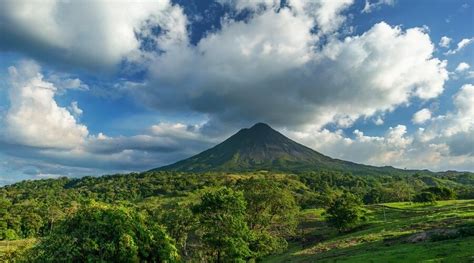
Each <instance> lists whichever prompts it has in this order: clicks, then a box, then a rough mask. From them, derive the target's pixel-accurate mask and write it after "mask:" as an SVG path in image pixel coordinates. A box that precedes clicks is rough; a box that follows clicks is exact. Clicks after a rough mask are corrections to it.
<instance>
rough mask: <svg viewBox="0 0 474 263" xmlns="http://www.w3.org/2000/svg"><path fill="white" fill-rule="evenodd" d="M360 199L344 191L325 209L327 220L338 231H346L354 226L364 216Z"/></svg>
mask: <svg viewBox="0 0 474 263" xmlns="http://www.w3.org/2000/svg"><path fill="white" fill-rule="evenodd" d="M361 204H362V202H361V200H360V199H359V198H358V197H357V196H355V195H353V194H351V193H344V194H343V195H341V196H340V197H339V198H337V199H336V200H335V201H334V202H332V203H331V205H330V206H329V208H328V209H327V210H326V213H327V215H328V216H327V222H328V223H329V224H330V225H332V226H334V227H336V228H337V229H338V230H339V232H342V231H347V230H349V229H350V228H352V227H354V226H356V225H357V224H358V223H359V222H360V221H361V220H362V218H363V216H364V210H363V209H362V207H361Z"/></svg>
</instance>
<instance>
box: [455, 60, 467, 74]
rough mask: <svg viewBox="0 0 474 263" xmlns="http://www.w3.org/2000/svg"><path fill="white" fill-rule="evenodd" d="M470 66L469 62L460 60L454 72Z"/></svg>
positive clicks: (462, 70)
mask: <svg viewBox="0 0 474 263" xmlns="http://www.w3.org/2000/svg"><path fill="white" fill-rule="evenodd" d="M469 68H470V66H469V64H467V63H466V62H461V63H459V65H458V66H457V67H456V72H464V71H466V70H468V69H469Z"/></svg>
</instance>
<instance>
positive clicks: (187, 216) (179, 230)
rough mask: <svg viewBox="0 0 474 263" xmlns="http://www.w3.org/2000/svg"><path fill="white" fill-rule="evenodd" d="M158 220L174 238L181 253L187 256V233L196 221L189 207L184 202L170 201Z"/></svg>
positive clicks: (194, 225)
mask: <svg viewBox="0 0 474 263" xmlns="http://www.w3.org/2000/svg"><path fill="white" fill-rule="evenodd" d="M160 221H161V222H162V223H163V225H164V226H165V227H166V230H167V232H168V234H169V235H170V236H171V237H172V238H173V239H174V240H176V244H177V246H178V248H179V250H180V251H181V253H182V254H184V255H185V256H188V249H187V241H188V235H189V233H190V232H191V231H192V230H193V229H194V228H195V227H196V223H197V222H196V218H195V216H194V215H193V213H192V211H191V209H190V208H189V207H188V206H187V205H184V204H180V203H177V202H175V203H172V204H171V205H170V206H169V207H168V209H166V211H165V212H164V213H163V214H162V216H161V220H160Z"/></svg>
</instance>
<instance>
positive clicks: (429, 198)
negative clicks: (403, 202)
mask: <svg viewBox="0 0 474 263" xmlns="http://www.w3.org/2000/svg"><path fill="white" fill-rule="evenodd" d="M413 202H416V203H435V202H436V195H435V194H433V193H431V192H421V193H419V194H417V195H415V197H414V198H413Z"/></svg>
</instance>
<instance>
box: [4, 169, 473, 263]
mask: <svg viewBox="0 0 474 263" xmlns="http://www.w3.org/2000/svg"><path fill="white" fill-rule="evenodd" d="M473 182H474V176H473V174H469V173H466V174H442V175H439V176H428V175H419V174H414V175H412V176H353V175H351V174H347V173H340V172H332V171H327V172H325V171H320V172H313V173H304V174H299V175H295V174H272V173H267V172H258V173H247V174H224V173H208V174H187V173H174V172H147V173H140V174H138V173H134V174H128V175H111V176H103V177H97V178H96V177H84V178H81V179H68V178H59V179H46V180H38V181H24V182H20V183H17V184H14V185H10V186H5V187H2V188H0V240H14V239H23V238H39V240H40V241H39V243H38V244H37V245H36V246H35V247H34V248H32V249H31V250H29V251H26V252H24V253H23V254H22V255H21V257H18V258H22V257H23V260H25V261H37V262H45V261H51V260H53V259H54V258H56V257H58V253H62V254H64V253H65V254H67V255H69V256H70V259H71V260H70V261H104V260H105V261H123V260H121V259H120V258H118V257H126V258H129V259H132V260H129V261H136V260H138V261H163V260H165V259H166V260H169V261H176V260H186V259H195V260H199V261H217V262H227V261H229V260H231V259H232V260H234V259H241V260H248V259H250V258H254V259H258V258H261V257H264V256H266V255H269V254H273V253H277V252H279V251H283V250H285V249H286V247H287V240H289V239H291V238H293V237H294V233H295V229H296V226H297V224H298V220H297V218H298V211H299V210H300V209H305V208H325V209H326V210H327V213H328V220H329V221H328V223H330V224H331V225H333V226H334V227H336V228H337V229H339V230H340V231H345V230H347V229H350V228H351V227H352V226H353V225H354V224H356V223H357V221H359V220H363V214H362V212H361V211H362V210H361V209H359V207H360V205H362V203H365V204H374V203H384V202H399V201H416V202H435V201H437V200H445V199H453V198H459V199H471V198H474V183H473ZM101 229H103V230H101ZM83 233H86V234H87V235H86V236H82V235H83ZM109 234H111V235H112V236H108V235H109ZM107 240H108V241H107ZM123 248H126V249H125V251H122V250H121V249H123ZM157 248H160V249H157ZM64 249H70V250H71V251H69V250H68V251H65V250H64ZM159 251H161V252H160V253H162V254H159V253H158V252H159ZM156 253H158V254H156ZM163 253H164V254H163ZM81 255H82V256H84V255H86V256H87V257H88V258H80V256H81ZM102 257H108V258H102ZM135 259H136V260H135ZM158 259H160V260H158ZM53 261H54V260H53ZM125 261H127V260H125Z"/></svg>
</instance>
